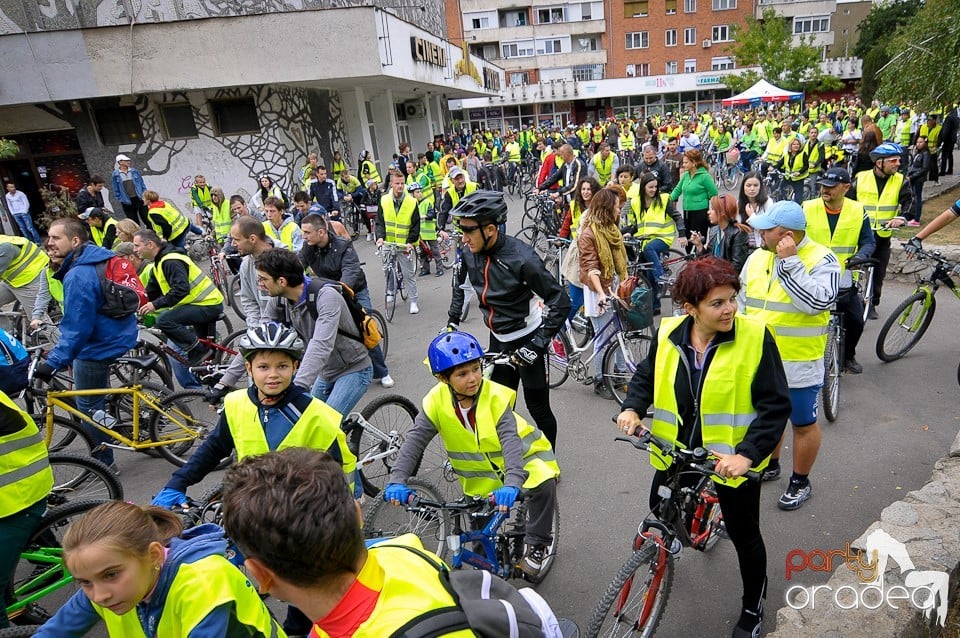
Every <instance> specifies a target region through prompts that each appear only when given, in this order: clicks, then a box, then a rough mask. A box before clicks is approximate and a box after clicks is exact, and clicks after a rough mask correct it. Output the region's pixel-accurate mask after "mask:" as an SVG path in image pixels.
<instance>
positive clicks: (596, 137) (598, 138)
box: [593, 126, 605, 144]
mask: <svg viewBox="0 0 960 638" xmlns="http://www.w3.org/2000/svg"><path fill="white" fill-rule="evenodd" d="M604 135H605V134H604V131H603V127H602V126H594V127H593V141H594V143H595V144H599V143H600V142H602V141H603V138H604Z"/></svg>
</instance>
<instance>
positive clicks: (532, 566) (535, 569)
mask: <svg viewBox="0 0 960 638" xmlns="http://www.w3.org/2000/svg"><path fill="white" fill-rule="evenodd" d="M546 557H547V546H546V545H527V551H526V552H524V555H523V558H521V559H520V562H519V563H517V569H519V570H520V571H521V572H523V573H524V574H525V575H526V576H527V578H529V579H531V580H533V581H539V580H540V570H541V569H543V561H544V560H545V559H546Z"/></svg>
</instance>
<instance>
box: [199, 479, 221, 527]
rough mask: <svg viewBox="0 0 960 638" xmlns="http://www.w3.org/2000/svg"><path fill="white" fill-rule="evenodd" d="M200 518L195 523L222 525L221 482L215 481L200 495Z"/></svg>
mask: <svg viewBox="0 0 960 638" xmlns="http://www.w3.org/2000/svg"><path fill="white" fill-rule="evenodd" d="M199 504H200V520H199V521H197V524H198V525H199V524H201V523H213V524H214V525H220V526H222V525H223V483H217V484H216V485H214V486H213V487H211V488H210V489H208V490H207V491H206V492H204V493H203V495H202V496H200V501H199Z"/></svg>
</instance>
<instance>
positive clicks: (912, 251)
mask: <svg viewBox="0 0 960 638" xmlns="http://www.w3.org/2000/svg"><path fill="white" fill-rule="evenodd" d="M903 249H904V250H905V251H906V253H907V254H908V255H912V256H916V254H917V253H918V252H920V251H921V250H923V242H921V241H920V238H919V237H911V238H910V240H909V241H908V242H906V243H905V244H904V245H903Z"/></svg>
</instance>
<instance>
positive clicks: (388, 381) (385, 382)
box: [380, 374, 394, 388]
mask: <svg viewBox="0 0 960 638" xmlns="http://www.w3.org/2000/svg"><path fill="white" fill-rule="evenodd" d="M380 385H382V386H383V387H385V388H392V387H393V385H394V380H393V377H391V376H390V375H389V374H385V375H383V378H382V379H380Z"/></svg>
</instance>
